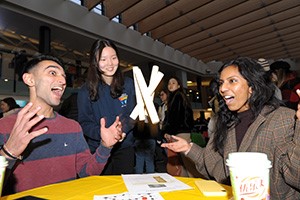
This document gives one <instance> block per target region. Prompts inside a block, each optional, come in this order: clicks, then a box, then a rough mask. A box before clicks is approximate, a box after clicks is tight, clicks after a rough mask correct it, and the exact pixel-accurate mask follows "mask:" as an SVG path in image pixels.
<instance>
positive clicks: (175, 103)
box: [162, 77, 199, 177]
mask: <svg viewBox="0 0 300 200" xmlns="http://www.w3.org/2000/svg"><path fill="white" fill-rule="evenodd" d="M168 90H169V92H170V93H169V97H168V110H167V112H166V116H165V122H164V124H163V127H162V132H163V133H165V134H166V135H176V136H178V137H181V138H183V139H185V140H186V141H187V142H191V131H192V129H193V126H194V118H193V110H192V107H191V104H190V102H189V100H188V98H187V96H186V94H185V92H184V89H183V85H182V83H181V81H180V80H179V78H178V77H171V78H170V79H169V81H168ZM166 138H168V137H166ZM169 138H170V137H169ZM167 141H168V142H172V140H168V139H167ZM167 170H168V173H170V174H171V175H177V176H185V177H199V174H198V172H197V170H196V168H195V165H194V163H192V162H191V161H190V160H189V159H187V158H186V157H185V156H184V155H181V154H180V153H179V154H177V153H176V152H173V151H172V150H168V163H167Z"/></svg>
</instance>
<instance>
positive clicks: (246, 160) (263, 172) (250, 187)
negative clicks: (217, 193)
mask: <svg viewBox="0 0 300 200" xmlns="http://www.w3.org/2000/svg"><path fill="white" fill-rule="evenodd" d="M226 165H227V166H228V167H229V171H230V180H231V186H232V192H233V196H234V199H235V200H242V199H244V200H246V199H247V200H249V199H255V200H258V199H259V200H268V199H270V176H269V171H270V168H271V167H272V166H271V161H269V160H268V157H267V155H266V154H264V153H258V152H235V153H230V154H229V156H228V159H227V160H226Z"/></svg>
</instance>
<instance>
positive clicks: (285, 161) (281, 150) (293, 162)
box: [273, 119, 300, 193]
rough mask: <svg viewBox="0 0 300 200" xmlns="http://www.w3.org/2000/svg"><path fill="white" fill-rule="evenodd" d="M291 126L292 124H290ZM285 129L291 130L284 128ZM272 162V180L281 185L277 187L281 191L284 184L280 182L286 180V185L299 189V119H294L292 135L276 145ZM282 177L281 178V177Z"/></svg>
mask: <svg viewBox="0 0 300 200" xmlns="http://www.w3.org/2000/svg"><path fill="white" fill-rule="evenodd" d="M290 125H291V126H293V124H290ZM285 130H293V129H292V127H290V129H287V128H285ZM274 157H275V158H274V163H273V171H274V173H273V180H275V181H276V184H277V185H281V186H282V187H280V188H277V190H279V189H280V191H276V192H279V193H283V191H284V190H285V188H284V187H283V186H285V187H289V186H286V184H283V183H281V181H284V182H286V183H287V184H288V185H290V186H292V187H293V188H295V189H297V190H299V189H300V159H299V158H300V121H299V119H298V120H296V125H295V133H294V137H293V138H291V139H290V140H289V141H285V142H281V144H280V145H277V146H276V149H275V153H274ZM282 177H283V179H282Z"/></svg>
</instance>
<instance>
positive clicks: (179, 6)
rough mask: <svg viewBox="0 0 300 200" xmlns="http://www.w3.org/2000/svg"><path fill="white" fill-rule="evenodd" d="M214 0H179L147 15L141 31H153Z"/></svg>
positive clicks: (140, 28)
mask: <svg viewBox="0 0 300 200" xmlns="http://www.w3.org/2000/svg"><path fill="white" fill-rule="evenodd" d="M210 1H212V0H202V1H195V0H181V1H177V2H175V3H174V4H172V5H171V6H168V7H166V8H164V9H163V10H160V11H159V12H156V13H154V14H153V15H152V16H149V17H147V18H146V19H144V20H143V21H141V22H140V23H139V24H138V25H139V31H140V32H142V33H145V32H148V31H152V30H153V29H155V28H158V27H160V26H162V25H165V24H166V23H167V22H170V21H172V20H176V19H178V18H179V17H180V16H183V15H185V14H186V13H188V12H191V11H193V10H195V9H197V8H199V7H201V6H203V5H204V4H206V3H208V2H210Z"/></svg>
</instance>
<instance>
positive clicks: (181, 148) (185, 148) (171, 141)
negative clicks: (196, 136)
mask: <svg viewBox="0 0 300 200" xmlns="http://www.w3.org/2000/svg"><path fill="white" fill-rule="evenodd" d="M165 138H166V140H167V141H168V143H163V144H162V145H161V147H165V148H168V149H170V150H172V151H174V152H183V153H187V152H189V151H190V149H191V147H192V145H191V144H190V143H188V142H187V141H186V140H185V139H183V138H180V137H177V136H174V135H169V134H165Z"/></svg>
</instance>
